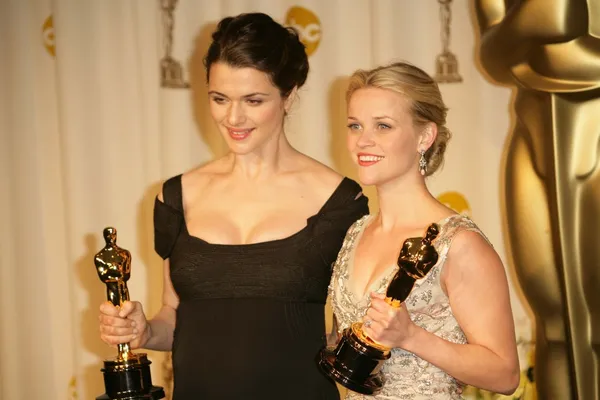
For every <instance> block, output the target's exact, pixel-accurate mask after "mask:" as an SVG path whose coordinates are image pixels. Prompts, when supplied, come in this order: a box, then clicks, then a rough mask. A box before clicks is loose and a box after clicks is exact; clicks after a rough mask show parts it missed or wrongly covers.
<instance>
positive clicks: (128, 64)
mask: <svg viewBox="0 0 600 400" xmlns="http://www.w3.org/2000/svg"><path fill="white" fill-rule="evenodd" d="M451 9H452V21H451V44H450V47H451V50H452V51H453V52H454V53H455V54H456V56H457V57H458V61H459V71H460V74H461V75H462V77H463V81H462V82H461V83H452V84H442V85H441V90H442V92H443V96H444V99H445V101H446V103H447V105H448V107H449V108H450V111H449V117H448V125H449V127H450V129H451V130H452V131H453V133H454V137H453V139H452V140H451V142H450V144H449V147H448V151H447V155H446V162H445V165H444V168H443V169H442V171H441V172H440V173H438V174H436V175H435V176H434V177H432V178H431V179H430V180H429V186H430V189H431V190H432V192H433V193H434V194H435V195H437V196H439V198H440V199H442V200H443V201H444V202H446V203H447V204H449V205H451V206H452V207H454V208H455V209H457V210H458V211H461V212H465V213H467V214H469V215H470V216H471V217H472V218H473V219H474V220H475V222H476V223H477V224H478V225H479V226H480V227H481V228H482V229H483V230H484V232H485V233H486V234H487V235H488V237H489V239H490V241H491V242H492V243H493V244H494V246H495V248H496V250H497V251H498V252H499V253H500V255H501V257H502V258H503V260H504V261H505V265H507V268H508V264H507V263H506V256H505V254H504V243H503V237H502V228H501V214H500V192H499V188H500V173H501V171H500V165H501V164H500V161H501V158H502V153H503V145H504V141H505V139H506V136H507V134H508V132H509V127H510V124H511V117H510V114H509V111H508V110H509V104H510V101H511V93H510V91H509V90H508V89H505V88H498V87H494V86H492V85H491V84H489V83H488V82H487V81H486V80H485V79H484V77H483V76H482V75H481V72H480V68H479V67H478V66H477V63H476V54H475V51H476V50H475V49H476V48H477V46H476V43H475V28H474V16H473V10H472V9H471V5H470V4H469V3H468V1H467V0H456V1H454V2H453V3H452V8H451ZM249 11H262V12H265V13H268V14H270V15H271V16H272V17H273V18H274V19H276V20H278V21H280V22H282V23H286V24H287V25H292V26H294V27H296V28H297V29H298V30H299V31H300V34H301V37H302V40H303V41H304V42H305V44H306V46H307V51H308V53H309V55H310V68H311V72H310V74H309V78H308V81H307V83H306V86H305V87H304V88H302V90H301V91H300V95H299V98H298V100H297V101H296V103H295V105H294V107H293V109H292V112H291V113H290V116H289V119H288V121H287V122H286V132H287V135H288V137H289V139H290V141H291V143H292V144H293V145H294V146H296V147H297V148H298V149H299V150H301V151H303V152H305V153H307V154H309V155H310V156H312V157H314V158H315V159H317V160H319V161H322V162H323V163H325V164H327V165H330V166H331V167H333V168H335V169H336V170H338V171H339V172H341V173H343V174H345V175H347V176H349V177H351V178H354V179H356V173H355V170H354V167H353V166H352V164H351V163H350V160H349V158H348V157H347V155H346V149H345V104H344V88H345V82H346V78H347V76H348V75H349V74H351V73H352V72H353V71H354V70H355V69H357V68H370V67H374V66H376V65H379V64H382V63H387V62H390V61H393V60H408V61H410V62H412V63H414V64H416V65H418V66H420V67H422V68H423V69H425V70H426V71H428V72H429V73H431V74H434V73H435V58H436V56H437V54H438V53H439V52H440V51H441V40H440V31H441V26H440V17H439V13H440V11H439V5H438V3H437V2H436V1H434V0H427V1H425V0H421V1H414V0H331V1H317V0H304V1H302V0H297V1H291V0H220V1H214V0H179V1H169V0H157V1H150V0H88V1H81V0H4V1H1V2H0V35H1V37H2V38H3V40H2V41H0V57H1V60H2V62H0V187H1V188H2V190H0V221H1V223H0V399H3V400H4V399H6V400H21V399H38V398H39V399H41V398H44V399H49V400H54V399H56V400H58V399H90V398H95V396H98V395H100V394H102V393H103V392H104V386H103V381H102V374H101V372H100V368H101V366H102V364H101V361H102V360H103V359H105V358H110V357H113V356H114V355H115V350H114V349H111V348H110V347H108V346H106V345H104V344H103V343H102V342H101V340H100V338H99V332H98V319H97V316H98V306H99V305H100V303H101V302H102V301H104V300H105V298H106V294H105V286H104V284H103V283H102V282H100V280H99V279H98V276H97V273H96V270H95V266H94V263H93V256H94V254H95V253H97V252H98V251H99V250H100V249H101V248H102V247H103V246H104V241H103V238H102V230H103V229H104V228H105V227H107V226H113V227H115V228H116V229H117V231H118V244H119V245H120V246H122V247H124V248H126V249H128V250H129V251H130V252H131V254H132V257H133V265H132V275H131V276H132V277H131V279H130V280H129V282H128V286H129V290H130V293H131V297H132V299H136V300H139V301H141V302H142V303H143V304H144V308H145V310H146V312H147V314H148V315H149V316H151V315H153V314H154V313H155V312H156V311H157V310H158V309H159V307H160V304H161V291H162V274H161V269H162V263H161V260H160V258H159V257H158V256H157V255H156V254H155V253H154V249H153V229H152V207H153V201H154V197H155V196H156V194H157V192H158V190H159V188H160V185H161V183H162V181H163V180H164V179H166V178H168V177H170V176H173V175H175V174H178V173H180V172H183V171H185V170H187V169H190V168H192V167H193V166H196V165H198V164H201V163H204V162H206V161H208V160H210V159H212V158H213V157H216V156H218V155H220V154H223V152H224V151H225V148H224V145H223V143H222V141H221V139H220V137H219V135H218V133H217V132H216V129H215V127H214V126H213V123H212V121H211V119H210V115H209V114H208V111H207V107H206V101H207V98H206V89H205V86H204V72H203V70H202V65H201V59H202V55H203V52H204V51H205V50H206V48H207V45H208V39H209V37H210V33H211V31H212V29H214V27H215V25H216V22H218V20H219V19H221V18H223V17H224V16H228V15H234V14H238V13H242V12H249ZM365 192H366V193H367V195H368V196H369V197H370V198H371V206H372V209H373V210H376V209H377V204H376V196H375V193H374V192H373V190H372V189H370V188H365ZM511 291H512V293H511V295H512V300H513V308H514V313H515V320H516V321H517V330H518V332H517V334H518V336H519V338H522V339H523V340H525V341H527V340H529V337H530V334H531V324H530V321H529V319H528V317H527V313H526V310H525V308H524V306H523V304H522V303H521V301H520V300H519V295H518V291H517V289H516V285H513V286H512V288H511ZM148 353H149V358H150V359H151V360H152V361H153V365H152V373H153V380H154V381H155V384H159V385H166V386H168V382H169V374H170V372H169V368H168V365H169V362H168V359H167V358H166V356H167V355H166V354H165V353H157V352H152V351H150V352H148ZM525 361H526V360H525V355H523V356H522V362H525Z"/></svg>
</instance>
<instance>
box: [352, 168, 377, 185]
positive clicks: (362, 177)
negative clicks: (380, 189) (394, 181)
mask: <svg viewBox="0 0 600 400" xmlns="http://www.w3.org/2000/svg"><path fill="white" fill-rule="evenodd" d="M358 181H359V182H360V184H361V185H365V186H377V185H378V184H379V183H381V182H383V180H382V179H381V178H380V177H378V176H377V175H374V174H369V173H361V172H360V170H359V171H358Z"/></svg>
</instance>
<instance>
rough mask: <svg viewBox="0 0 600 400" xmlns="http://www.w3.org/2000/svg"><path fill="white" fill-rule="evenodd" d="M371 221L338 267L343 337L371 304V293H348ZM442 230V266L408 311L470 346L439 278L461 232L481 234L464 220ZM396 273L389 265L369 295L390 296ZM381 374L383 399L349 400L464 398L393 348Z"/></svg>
mask: <svg viewBox="0 0 600 400" xmlns="http://www.w3.org/2000/svg"><path fill="white" fill-rule="evenodd" d="M371 218H373V216H371V215H366V216H364V217H362V218H361V219H359V220H358V221H356V222H355V223H354V224H353V225H352V226H351V227H350V228H349V229H348V232H347V234H346V237H345V239H344V243H343V245H342V248H341V249H340V252H339V254H338V257H337V260H336V262H335V264H334V268H333V275H332V280H331V283H330V285H329V295H330V297H331V300H332V306H333V311H334V314H335V317H336V319H337V326H338V332H339V333H341V332H342V331H343V330H344V329H346V328H348V327H349V326H350V325H351V324H352V323H353V322H356V321H360V320H362V317H363V316H364V314H365V313H366V311H367V309H368V307H369V305H370V298H369V293H368V292H367V293H365V295H364V297H362V298H358V296H357V295H356V294H355V293H354V292H352V291H351V290H350V289H349V287H348V285H347V282H348V277H349V272H350V267H351V266H352V264H353V262H354V250H355V247H356V245H357V243H358V241H359V240H360V236H361V235H362V232H363V231H364V229H365V226H366V225H367V223H368V222H369V221H370V219H371ZM439 225H440V233H439V235H438V237H437V238H436V239H435V240H434V241H433V245H434V246H435V248H436V250H437V252H438V254H439V259H438V262H437V263H436V265H435V266H434V267H433V268H432V269H431V270H430V272H429V273H428V274H427V276H425V277H424V278H422V279H419V280H417V281H416V282H415V285H414V287H413V290H412V292H411V293H410V295H409V296H408V298H407V299H406V301H405V303H404V306H405V307H406V309H407V311H408V312H409V315H410V318H411V320H412V321H413V322H414V323H415V324H416V325H418V326H420V327H422V328H424V329H426V330H427V331H429V332H432V333H434V334H436V335H438V336H440V337H442V338H443V339H446V340H448V341H451V342H454V343H466V337H465V335H464V333H463V331H462V330H461V328H460V327H459V325H458V323H457V321H456V319H455V318H454V315H453V314H452V310H451V307H450V302H449V300H448V296H446V294H445V293H444V291H443V289H442V286H441V283H440V275H441V271H442V268H443V266H444V263H445V261H446V257H447V254H448V250H449V249H450V245H451V243H452V239H453V238H454V236H455V235H456V233H458V232H459V231H461V230H464V229H466V230H473V231H477V232H479V233H481V231H480V230H479V228H477V226H476V225H475V223H473V221H471V220H470V219H469V218H468V217H466V216H463V215H453V216H450V217H448V218H446V219H444V220H442V221H440V222H439ZM397 270H398V267H397V266H390V269H389V270H388V271H387V272H386V273H385V274H384V275H383V276H381V277H380V278H379V280H378V281H376V282H374V283H373V285H372V286H371V287H370V290H369V291H373V292H377V293H385V290H386V288H387V286H388V284H389V282H390V280H391V279H392V278H393V277H394V274H395V273H396V271H397ZM382 371H383V374H384V377H385V382H386V383H385V385H384V388H383V390H382V391H381V392H380V393H379V394H378V395H376V396H363V395H360V394H358V393H354V392H349V393H348V395H347V397H346V399H348V400H349V399H352V400H359V399H361V400H362V399H364V400H370V399H377V400H384V399H385V400H392V399H393V400H396V399H411V400H417V399H429V400H431V399H440V400H441V399H445V400H447V399H460V398H461V393H462V385H461V384H460V383H459V382H457V381H456V380H455V379H454V378H452V377H451V376H449V375H448V374H446V373H445V372H444V371H442V370H440V369H439V368H437V367H435V366H434V365H432V364H430V363H428V362H427V361H425V360H422V359H420V358H419V357H417V356H416V355H414V354H412V353H409V352H407V351H405V350H402V349H392V355H391V358H390V359H389V360H387V361H386V363H385V364H384V366H383V368H382Z"/></svg>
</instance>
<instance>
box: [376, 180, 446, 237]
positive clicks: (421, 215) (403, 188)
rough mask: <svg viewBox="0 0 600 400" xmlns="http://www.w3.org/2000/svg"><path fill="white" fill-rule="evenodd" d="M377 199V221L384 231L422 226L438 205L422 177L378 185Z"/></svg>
mask: <svg viewBox="0 0 600 400" xmlns="http://www.w3.org/2000/svg"><path fill="white" fill-rule="evenodd" d="M377 197H378V199H379V213H378V215H377V220H378V222H379V225H380V226H381V228H382V229H383V230H384V231H394V230H395V229H396V228H397V227H406V226H415V227H419V226H421V225H422V224H423V221H425V220H426V219H427V218H428V215H431V214H432V209H434V208H435V207H436V205H437V203H438V202H437V200H436V199H435V198H434V197H433V196H432V195H431V193H430V192H429V190H428V189H427V186H426V185H425V180H424V179H423V178H422V177H421V176H420V175H419V176H414V177H413V176H410V177H406V178H404V179H402V180H400V179H397V180H394V181H390V182H386V183H385V184H382V185H377Z"/></svg>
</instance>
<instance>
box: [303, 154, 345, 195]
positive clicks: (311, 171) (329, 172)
mask: <svg viewBox="0 0 600 400" xmlns="http://www.w3.org/2000/svg"><path fill="white" fill-rule="evenodd" d="M301 165H302V168H301V169H300V171H301V172H300V173H299V174H298V179H299V180H300V181H301V182H302V183H303V186H305V187H309V188H311V189H312V190H313V191H314V192H315V194H316V195H317V196H319V197H322V198H327V197H328V196H329V195H331V193H332V192H333V191H334V190H335V189H336V188H337V187H338V186H339V185H340V183H341V182H342V180H343V179H344V176H343V175H341V174H339V173H337V172H336V171H334V170H333V169H332V168H330V167H328V166H327V165H325V164H323V163H321V162H319V161H317V160H315V159H313V158H310V157H308V156H306V155H303V157H302V161H301Z"/></svg>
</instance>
